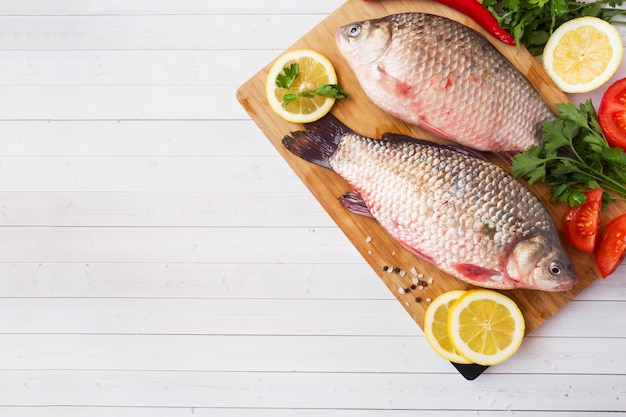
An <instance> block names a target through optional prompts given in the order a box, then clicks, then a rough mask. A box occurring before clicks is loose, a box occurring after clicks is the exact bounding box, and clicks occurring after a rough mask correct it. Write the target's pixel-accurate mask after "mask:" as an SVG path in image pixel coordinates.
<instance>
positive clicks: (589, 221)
mask: <svg viewBox="0 0 626 417" xmlns="http://www.w3.org/2000/svg"><path fill="white" fill-rule="evenodd" d="M585 194H586V195H587V201H585V202H584V203H583V204H581V205H580V206H576V207H571V208H570V209H569V211H568V212H567V215H566V216H565V236H567V239H568V240H569V241H570V243H571V244H572V245H573V246H574V247H575V248H578V249H580V250H582V251H584V252H588V253H592V252H593V248H595V246H596V240H597V239H598V226H599V224H600V211H601V210H602V189H601V188H595V189H593V190H589V191H587V192H586V193H585Z"/></svg>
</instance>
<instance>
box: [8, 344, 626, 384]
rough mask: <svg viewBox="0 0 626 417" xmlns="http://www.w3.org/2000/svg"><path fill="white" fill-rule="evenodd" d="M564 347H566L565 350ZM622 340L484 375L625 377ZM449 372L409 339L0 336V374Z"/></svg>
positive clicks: (529, 350)
mask: <svg viewBox="0 0 626 417" xmlns="http://www.w3.org/2000/svg"><path fill="white" fill-rule="evenodd" d="M564 347H565V348H564ZM625 347H626V338H587V339H585V338H543V337H529V338H527V339H526V341H525V342H524V344H523V345H522V347H521V348H520V350H519V351H518V352H517V353H516V354H515V356H514V357H513V358H512V359H510V360H509V361H507V362H505V363H504V364H500V365H497V366H493V367H491V368H490V369H489V373H493V374H499V375H501V376H502V377H503V378H508V377H509V375H515V374H535V375H537V376H538V377H541V376H542V375H545V374H565V375H571V374H574V373H575V374H579V375H581V377H584V375H600V374H624V373H626V365H625V364H624V363H625V359H626V358H625V357H626V349H625ZM62 369H66V370H71V369H80V370H103V371H104V370H137V371H139V370H144V371H173V370H182V371H194V372H235V371H236V372H328V373H333V372H341V373H363V372H368V373H381V372H386V373H414V374H424V373H427V374H428V373H447V374H452V375H455V373H456V371H455V370H454V368H453V367H452V366H451V364H450V363H448V362H446V361H445V360H443V359H441V358H439V357H438V356H437V355H436V354H435V353H434V352H433V351H432V350H431V348H430V346H429V345H428V344H427V343H426V340H425V338H424V337H423V336H422V335H421V334H420V335H415V336H380V335H377V336H282V335H275V336H250V335H234V336H233V335H219V336H213V335H169V336H163V335H98V334H87V335H85V334H66V335H39V334H10V335H7V334H0V370H3V371H4V370H33V371H37V370H62Z"/></svg>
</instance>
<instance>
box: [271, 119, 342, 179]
mask: <svg viewBox="0 0 626 417" xmlns="http://www.w3.org/2000/svg"><path fill="white" fill-rule="evenodd" d="M305 127H306V131H302V130H300V131H296V132H291V136H289V135H287V136H285V137H284V138H283V141H282V142H283V146H284V147H285V148H287V150H288V151H289V152H291V153H292V154H294V155H296V156H297V157H299V158H302V159H304V160H305V161H308V162H311V163H314V164H316V165H319V166H322V167H325V168H329V169H332V167H331V166H330V157H331V156H332V155H333V153H335V151H336V150H337V147H338V146H339V142H341V138H342V137H343V136H344V135H345V134H347V133H353V132H352V130H350V128H348V127H347V126H346V125H344V124H343V123H342V122H341V121H340V120H339V119H337V118H336V117H335V116H333V115H331V114H330V113H329V114H327V115H326V116H324V117H322V118H321V119H319V120H317V121H315V122H312V123H307V124H306V125H305Z"/></svg>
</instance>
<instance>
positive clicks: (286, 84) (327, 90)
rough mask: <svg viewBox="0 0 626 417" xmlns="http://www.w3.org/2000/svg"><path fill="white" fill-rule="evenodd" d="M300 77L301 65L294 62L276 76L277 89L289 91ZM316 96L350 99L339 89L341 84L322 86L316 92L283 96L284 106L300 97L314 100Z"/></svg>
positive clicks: (310, 91)
mask: <svg viewBox="0 0 626 417" xmlns="http://www.w3.org/2000/svg"><path fill="white" fill-rule="evenodd" d="M299 76H300V65H299V64H298V63H297V62H294V63H293V64H291V65H290V66H288V67H284V68H283V71H282V72H281V73H280V74H278V75H277V76H276V87H278V88H284V89H286V90H287V91H289V90H290V89H291V87H292V86H293V83H294V82H295V81H296V79H297V78H298V77H299ZM315 94H317V95H319V96H324V97H328V98H334V99H342V98H346V97H348V93H346V92H345V91H343V90H342V89H341V88H340V87H339V84H322V85H320V86H319V87H317V88H315V89H314V90H305V91H298V92H297V93H287V94H285V95H284V96H283V104H289V103H291V102H292V101H294V100H296V99H298V98H300V97H307V98H313V97H314V95H315Z"/></svg>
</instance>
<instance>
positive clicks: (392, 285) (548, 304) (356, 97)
mask: <svg viewBox="0 0 626 417" xmlns="http://www.w3.org/2000/svg"><path fill="white" fill-rule="evenodd" d="M407 11H416V12H417V11H419V12H427V13H433V14H437V15H441V16H445V17H448V18H451V19H454V20H456V21H459V22H461V23H463V24H465V25H467V26H470V27H472V28H474V29H475V30H477V31H479V32H481V33H483V34H484V35H485V36H486V37H487V38H488V39H489V40H490V41H491V42H492V43H493V44H494V45H495V46H496V48H498V50H500V52H501V53H502V54H504V55H505V56H506V57H507V58H508V59H509V60H510V61H511V62H512V63H513V65H515V67H517V68H518V69H519V71H520V72H522V73H523V74H524V75H525V76H526V77H527V78H528V79H529V80H530V81H531V83H532V84H533V85H534V86H535V88H536V89H537V90H538V92H539V93H540V95H541V96H542V97H543V99H544V100H545V101H546V102H547V103H548V104H549V105H550V106H551V108H552V109H553V110H554V109H555V107H554V105H555V104H556V103H561V102H567V101H568V98H567V96H566V95H565V94H564V93H563V92H562V91H561V90H559V89H558V88H557V87H556V86H555V85H554V84H553V82H552V81H551V80H550V79H549V77H548V76H547V74H546V73H545V72H544V70H543V68H542V67H541V65H540V64H539V63H538V61H537V60H536V59H535V58H534V57H532V56H531V55H530V54H529V53H528V51H526V49H525V48H523V47H519V48H518V47H514V46H508V45H505V44H503V43H501V42H499V41H497V40H495V39H494V38H491V37H489V35H488V34H487V33H486V32H484V31H483V30H482V29H481V28H480V27H479V26H478V25H476V24H475V23H474V22H473V21H472V20H471V19H469V18H468V17H466V16H464V15H462V14H460V13H458V12H456V11H454V10H451V9H449V8H447V7H445V6H442V5H440V4H438V3H435V2H432V1H414V0H406V1H399V0H398V1H396V0H387V1H377V2H364V1H362V0H350V1H348V2H346V3H345V4H343V5H342V6H341V7H340V8H338V9H337V10H336V11H335V12H334V13H332V14H331V15H329V16H328V17H327V18H326V19H325V20H324V21H322V22H321V23H320V24H319V25H317V26H316V27H314V28H313V29H312V30H311V31H310V32H308V33H307V34H306V35H305V36H304V37H302V38H301V39H299V40H297V41H296V42H295V43H294V44H293V45H292V46H291V47H290V48H289V49H294V48H303V47H305V48H312V49H315V50H317V51H319V52H321V53H322V54H324V55H325V56H327V57H328V58H329V59H330V60H331V62H332V63H333V65H334V66H335V68H336V71H337V75H338V78H339V83H340V84H341V86H342V87H343V88H344V89H345V90H347V91H348V92H349V93H350V94H351V97H350V98H349V99H346V100H340V101H338V102H337V103H336V104H335V106H334V107H333V110H332V113H333V114H334V115H336V116H337V117H338V118H339V119H340V120H342V121H343V122H344V123H346V124H347V125H348V126H350V127H351V128H352V129H354V130H355V131H356V132H357V133H359V134H362V135H365V136H369V137H375V138H378V137H380V136H381V134H382V133H384V132H396V133H404V134H408V135H411V136H414V137H418V138H426V139H430V140H433V141H437V142H443V141H441V140H439V139H437V138H434V137H433V136H431V135H429V134H428V133H426V132H424V131H422V130H420V129H419V128H417V127H414V126H409V125H407V124H405V123H403V122H401V121H399V120H398V119H395V118H394V117H392V116H390V115H388V114H386V113H384V112H383V111H382V110H380V109H379V108H378V107H376V106H375V105H374V104H373V103H372V102H371V101H370V100H369V99H368V98H367V97H366V96H365V94H364V93H363V91H362V90H361V89H360V86H359V83H358V81H357V80H356V78H355V76H354V74H353V73H352V71H351V69H350V68H349V67H348V64H347V62H345V60H344V59H343V57H342V56H341V54H340V52H339V51H338V49H337V47H336V45H335V41H334V33H335V31H336V29H337V28H338V27H340V26H343V25H345V24H348V23H351V22H354V21H360V20H365V19H372V18H378V17H383V16H386V15H389V14H393V13H399V12H407ZM270 65H271V63H269V64H268V65H267V66H266V67H264V68H262V69H261V70H260V71H259V72H258V73H256V74H255V75H254V76H253V77H252V78H251V79H250V80H248V81H247V82H246V83H245V84H243V85H242V86H241V87H240V88H239V90H238V93H237V98H238V100H239V102H240V103H241V105H242V106H243V107H244V108H245V110H246V111H247V112H248V113H249V114H250V116H251V118H252V119H253V120H254V121H255V122H256V123H257V125H258V126H259V127H260V128H261V130H262V131H263V132H264V133H265V135H266V136H267V137H268V139H269V140H270V142H271V143H272V144H273V145H274V146H275V147H276V149H277V151H278V152H279V153H280V154H281V155H282V156H283V157H284V158H285V160H286V161H287V163H288V164H289V165H290V166H291V168H292V169H293V170H294V172H295V173H296V174H297V175H298V176H299V177H300V179H301V180H302V181H303V182H304V184H305V185H306V186H307V187H308V189H309V190H310V191H311V193H312V194H313V195H314V196H315V198H316V199H317V200H318V201H319V202H320V203H321V204H322V206H323V207H324V208H325V209H326V211H327V212H328V213H329V214H330V216H331V217H332V219H333V220H334V221H335V222H336V223H337V225H338V226H339V227H340V228H341V230H342V231H343V232H344V233H345V234H346V236H347V237H348V238H349V239H350V241H351V242H352V244H353V245H354V246H355V247H356V248H357V249H358V251H359V252H360V253H361V255H362V256H363V257H364V258H365V259H366V260H367V262H368V263H369V265H370V266H371V267H372V268H373V269H374V271H375V272H376V273H377V274H378V275H379V276H380V278H381V279H382V281H383V282H384V283H385V285H386V286H387V287H388V288H389V289H390V291H392V293H393V294H394V295H395V297H396V298H397V299H398V301H399V302H400V303H401V305H402V306H403V307H404V308H405V309H406V311H407V312H408V313H409V314H410V315H411V317H412V318H413V319H414V320H415V322H416V323H417V324H418V325H419V326H420V327H422V328H423V316H424V312H425V309H426V308H427V306H428V302H427V299H434V298H435V297H436V296H437V295H439V294H441V293H443V292H445V291H448V290H452V289H469V288H472V286H471V285H469V284H466V283H464V282H462V281H460V280H458V279H456V278H454V277H452V276H450V275H448V274H446V273H444V272H442V271H440V270H438V269H437V268H436V267H434V266H433V265H431V264H429V263H428V262H426V261H424V260H421V259H419V258H417V257H416V256H415V255H413V254H412V253H410V252H409V251H407V250H406V249H404V248H403V247H402V246H401V245H400V244H399V243H398V242H396V241H395V240H394V239H393V238H392V237H391V236H390V235H389V234H388V233H387V232H386V231H385V230H384V229H383V228H382V227H381V226H380V225H379V224H378V223H377V222H376V221H375V220H372V219H368V218H364V217H362V216H358V215H354V214H351V213H348V212H347V211H346V209H345V208H344V207H342V206H341V204H340V203H339V202H338V201H337V198H338V197H339V196H341V195H342V194H344V193H345V192H347V191H349V190H350V189H351V187H350V186H349V185H348V184H347V183H346V182H345V181H343V180H342V179H341V178H340V177H339V176H338V175H337V174H335V173H334V172H331V171H330V170H327V169H324V168H320V167H318V166H315V165H313V164H310V163H308V162H305V161H303V160H300V159H299V158H297V157H294V156H292V155H291V154H290V153H289V152H288V151H286V150H285V149H284V148H283V146H282V144H281V140H282V138H283V137H284V136H285V135H286V134H288V133H289V132H291V131H294V130H300V129H302V126H300V125H295V124H291V123H288V122H285V121H283V120H282V119H280V118H279V117H278V116H276V115H275V114H274V113H273V112H272V110H271V109H270V108H269V106H268V104H267V102H266V99H265V92H264V91H265V90H264V88H265V82H266V77H267V71H268V69H269V67H270ZM532 189H533V191H534V192H535V193H536V194H537V195H538V196H539V197H540V198H541V199H542V201H544V203H545V204H546V206H547V208H548V210H549V211H550V213H551V214H552V215H553V218H554V220H555V223H556V224H557V228H558V229H559V230H562V226H563V225H562V218H563V216H564V212H565V210H566V207H565V206H564V205H556V204H552V203H549V202H548V198H549V197H548V195H547V189H546V188H545V187H544V186H541V185H540V186H534V187H532ZM612 210H617V206H616V207H614V208H613V209H612ZM609 217H610V216H609ZM561 238H562V239H561V240H562V241H563V243H564V246H565V247H566V250H567V251H568V253H569V255H570V258H571V259H572V262H573V263H574V268H575V271H576V273H577V275H578V278H579V282H578V283H577V285H576V286H575V287H574V288H573V289H572V290H571V291H567V292H561V293H548V292H541V291H534V290H512V291H506V294H507V295H509V296H510V297H511V298H513V299H514V300H515V301H516V302H517V303H518V305H519V306H520V308H521V310H522V312H523V314H524V317H525V320H526V326H527V328H526V331H527V333H529V332H531V331H532V330H534V329H535V328H537V327H538V326H539V325H541V324H542V323H543V322H544V321H545V320H546V319H548V318H549V317H550V316H552V315H553V314H554V313H556V312H557V311H558V310H559V309H560V308H562V307H563V306H564V305H565V304H566V303H567V302H568V301H570V300H571V299H572V298H573V297H575V296H576V295H577V294H579V293H580V292H581V291H583V290H584V289H585V288H586V287H587V286H589V285H590V284H591V283H592V282H593V281H594V280H595V279H597V278H598V277H599V274H598V272H597V269H596V267H595V264H594V261H593V258H592V256H590V255H588V254H584V253H582V252H580V251H577V250H576V249H573V248H571V247H570V246H568V245H567V243H566V242H565V239H564V236H563V235H562V233H561ZM387 266H388V267H391V268H399V269H400V270H401V271H404V276H402V273H400V274H398V273H394V272H391V273H389V272H385V271H384V269H385V267H387ZM411 271H413V273H414V272H416V271H417V273H418V274H420V279H423V280H426V281H428V280H429V279H430V278H432V284H431V285H429V286H427V287H426V288H423V289H421V290H420V289H414V290H411V291H408V292H404V291H400V290H399V289H405V288H408V287H410V286H411V283H412V278H413V275H414V274H413V273H412V272H411ZM422 275H423V278H421V277H422ZM416 297H419V298H420V299H421V301H420V302H417V301H416Z"/></svg>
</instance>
